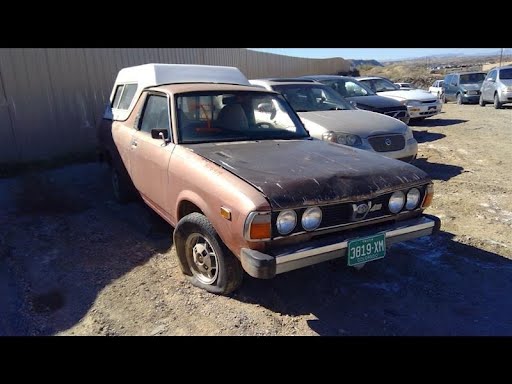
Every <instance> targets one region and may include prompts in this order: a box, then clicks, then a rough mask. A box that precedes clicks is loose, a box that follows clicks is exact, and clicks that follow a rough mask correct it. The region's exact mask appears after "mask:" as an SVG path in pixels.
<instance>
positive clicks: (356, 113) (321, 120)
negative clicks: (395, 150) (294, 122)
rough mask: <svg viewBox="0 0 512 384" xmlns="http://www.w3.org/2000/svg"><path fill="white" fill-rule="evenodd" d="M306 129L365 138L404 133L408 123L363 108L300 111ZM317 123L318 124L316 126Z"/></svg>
mask: <svg viewBox="0 0 512 384" xmlns="http://www.w3.org/2000/svg"><path fill="white" fill-rule="evenodd" d="M298 115H299V116H300V118H301V120H302V122H303V123H304V125H305V126H306V129H310V130H311V131H315V132H316V131H317V130H318V128H324V129H325V131H333V132H345V133H353V134H355V135H358V136H360V137H363V138H368V137H369V136H374V135H383V134H384V135H385V134H391V133H398V134H404V133H405V132H406V131H407V125H406V124H404V123H403V122H401V121H400V120H397V119H395V118H393V117H389V116H386V115H383V114H380V113H376V112H370V111H362V110H344V111H320V112H299V113H298ZM315 124H316V126H315Z"/></svg>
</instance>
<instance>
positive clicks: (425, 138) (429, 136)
mask: <svg viewBox="0 0 512 384" xmlns="http://www.w3.org/2000/svg"><path fill="white" fill-rule="evenodd" d="M412 134H413V135H414V138H415V139H416V141H417V142H418V143H428V142H431V141H436V140H440V139H443V138H445V137H446V135H445V134H443V133H436V132H429V131H412Z"/></svg>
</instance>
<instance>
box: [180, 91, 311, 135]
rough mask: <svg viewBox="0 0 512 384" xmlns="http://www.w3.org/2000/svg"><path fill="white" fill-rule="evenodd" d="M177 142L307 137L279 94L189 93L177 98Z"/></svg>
mask: <svg viewBox="0 0 512 384" xmlns="http://www.w3.org/2000/svg"><path fill="white" fill-rule="evenodd" d="M176 107H177V112H178V134H179V137H180V142H181V143H184V144H187V143H188V144H190V143H207V142H219V141H243V140H273V139H284V140H287V139H301V138H306V137H309V134H308V133H307V131H306V130H305V129H304V126H303V125H302V123H301V121H300V120H299V119H298V117H297V115H296V114H295V113H294V112H293V110H292V109H291V108H290V106H289V104H288V103H287V102H286V100H284V99H283V97H282V96H281V95H276V94H274V93H265V92H254V91H235V92H225V91H217V92H190V93H183V94H179V95H177V97H176Z"/></svg>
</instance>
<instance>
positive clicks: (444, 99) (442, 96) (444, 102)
mask: <svg viewBox="0 0 512 384" xmlns="http://www.w3.org/2000/svg"><path fill="white" fill-rule="evenodd" d="M441 101H442V102H443V104H446V103H447V102H448V100H446V95H445V94H444V93H443V94H442V95H441Z"/></svg>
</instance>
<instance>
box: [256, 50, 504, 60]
mask: <svg viewBox="0 0 512 384" xmlns="http://www.w3.org/2000/svg"><path fill="white" fill-rule="evenodd" d="M249 49H253V50H256V51H262V52H269V53H277V54H279V55H288V56H297V57H310V58H316V59H320V58H329V57H342V58H344V59H375V60H379V61H387V60H399V59H408V58H415V57H424V56H433V55H443V54H451V53H455V54H458V55H480V54H489V55H493V54H496V55H499V54H500V50H501V48H249Z"/></svg>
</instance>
